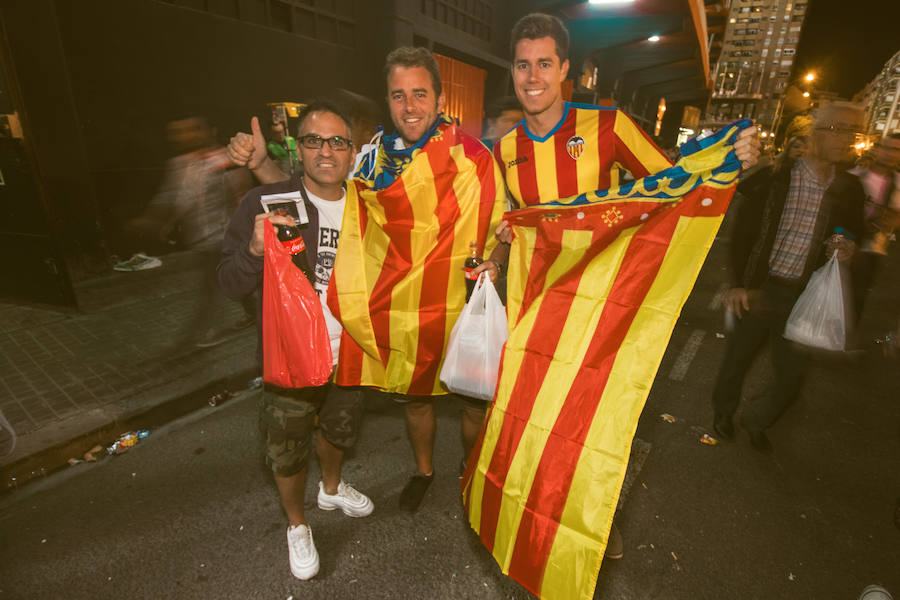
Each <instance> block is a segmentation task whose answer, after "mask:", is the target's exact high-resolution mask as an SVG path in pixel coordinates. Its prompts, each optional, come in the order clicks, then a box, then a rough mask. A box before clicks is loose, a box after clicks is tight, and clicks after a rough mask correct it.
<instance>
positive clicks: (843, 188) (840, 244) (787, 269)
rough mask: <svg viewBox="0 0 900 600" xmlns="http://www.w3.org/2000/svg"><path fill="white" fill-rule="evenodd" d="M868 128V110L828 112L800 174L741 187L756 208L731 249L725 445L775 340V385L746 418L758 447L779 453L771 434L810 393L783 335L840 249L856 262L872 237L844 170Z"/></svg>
mask: <svg viewBox="0 0 900 600" xmlns="http://www.w3.org/2000/svg"><path fill="white" fill-rule="evenodd" d="M861 126H862V112H861V111H860V110H859V108H858V107H856V106H854V105H851V104H847V103H837V102H836V103H832V104H829V105H827V106H825V107H822V108H821V109H820V110H819V112H818V114H817V115H816V118H815V121H814V127H813V131H812V134H811V135H810V140H809V142H810V143H809V152H808V153H807V154H806V155H805V156H803V157H801V158H800V159H799V160H797V161H796V162H795V163H794V165H793V167H791V168H790V169H788V168H783V169H781V170H779V171H776V170H775V169H774V168H770V169H766V170H763V171H760V172H759V173H757V174H756V175H755V176H753V177H751V178H749V179H747V180H745V181H743V182H741V184H740V186H739V187H738V190H739V191H740V192H741V193H742V194H743V195H744V196H746V201H744V202H742V203H741V205H740V210H739V212H738V214H737V219H736V222H735V225H734V234H733V238H732V242H731V259H732V261H731V262H732V270H733V272H732V275H733V277H734V284H733V288H732V289H731V290H729V292H728V293H727V294H726V296H725V299H724V301H725V305H726V307H727V309H728V310H731V311H732V312H733V313H734V315H735V316H736V317H738V321H737V325H736V327H735V330H734V332H733V333H732V335H731V337H730V339H729V343H728V349H727V351H726V353H725V358H724V360H723V362H722V365H721V367H720V370H719V375H718V378H717V380H716V385H715V389H714V391H713V397H712V404H713V409H714V418H713V428H714V430H715V432H716V434H717V435H718V436H719V437H720V438H722V439H726V440H730V439H733V438H734V423H733V418H734V414H735V412H736V411H737V408H738V404H739V402H740V398H741V390H742V388H743V384H744V377H745V375H746V374H747V371H748V370H749V368H750V366H751V364H752V363H753V360H754V358H755V356H756V354H757V352H758V351H759V349H760V348H761V347H762V345H763V344H764V343H765V342H767V341H768V342H770V344H771V353H772V366H773V368H774V370H775V378H774V382H773V383H772V385H771V386H770V389H767V390H766V391H765V392H764V393H763V394H762V395H761V396H759V397H757V398H755V401H754V402H753V403H752V404H751V405H750V406H748V407H747V408H745V410H744V414H743V418H742V420H741V424H742V426H743V428H744V429H745V430H746V431H747V433H748V434H749V436H750V442H751V444H752V445H753V447H754V448H755V449H757V450H758V451H760V452H764V453H769V452H771V451H772V447H771V443H770V441H769V439H768V436H767V435H766V430H767V429H769V428H770V427H772V425H774V424H775V422H776V421H777V420H778V418H779V417H780V416H781V414H782V413H783V412H784V411H785V410H786V409H787V408H788V407H789V406H790V405H791V404H792V403H793V402H794V400H795V399H796V397H797V395H798V394H799V393H800V389H801V387H802V384H803V379H804V376H805V374H806V371H807V369H808V364H809V359H808V356H807V355H806V354H805V353H804V352H803V351H802V350H800V349H799V348H798V347H797V346H795V345H793V344H792V343H791V342H788V341H787V340H785V339H784V338H783V337H782V333H783V332H784V326H785V323H786V321H787V318H788V316H789V314H790V312H791V309H792V308H793V305H794V302H795V301H796V300H797V298H798V297H799V295H800V294H801V293H802V291H803V289H804V287H805V285H806V282H807V281H808V280H809V277H810V275H811V274H812V272H813V271H814V270H815V269H816V268H817V267H818V266H820V265H821V264H823V262H824V261H825V260H826V258H827V257H829V256H831V254H832V252H833V251H834V250H838V252H839V258H841V259H842V260H846V259H848V258H849V257H850V256H851V255H852V253H853V251H854V250H855V246H856V243H855V241H856V240H858V239H860V238H861V236H862V233H863V223H862V207H863V200H864V194H863V190H862V186H861V185H860V183H859V180H858V179H857V178H856V177H854V176H853V175H851V174H849V173H846V172H844V171H841V169H840V166H839V165H840V163H841V162H842V161H844V160H846V159H847V157H848V154H849V151H850V147H851V144H853V142H854V136H855V134H856V132H857V131H859V130H860V128H861ZM823 249H824V250H825V252H823Z"/></svg>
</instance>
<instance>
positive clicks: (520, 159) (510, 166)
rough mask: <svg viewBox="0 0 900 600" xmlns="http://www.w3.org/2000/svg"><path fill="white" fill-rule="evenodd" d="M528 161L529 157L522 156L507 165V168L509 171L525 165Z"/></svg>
mask: <svg viewBox="0 0 900 600" xmlns="http://www.w3.org/2000/svg"><path fill="white" fill-rule="evenodd" d="M526 160H528V157H527V156H520V157H518V158H516V159H513V160H511V161H509V162H508V163H507V164H506V168H507V169H512V168H513V167H514V166H516V165H518V164H519V163H523V162H525V161H526Z"/></svg>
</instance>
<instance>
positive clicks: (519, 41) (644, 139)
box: [494, 13, 759, 206]
mask: <svg viewBox="0 0 900 600" xmlns="http://www.w3.org/2000/svg"><path fill="white" fill-rule="evenodd" d="M510 51H511V54H512V55H513V64H512V77H513V86H514V87H515V91H516V96H517V97H518V99H519V102H520V104H521V105H522V109H523V110H524V112H525V119H524V120H523V121H521V122H519V124H518V125H517V126H516V127H515V128H514V129H512V130H510V131H509V132H508V133H507V134H506V135H504V136H503V137H502V138H501V139H500V141H499V142H498V143H497V144H496V145H495V146H494V156H495V157H496V158H497V161H498V162H499V163H500V169H501V170H502V171H503V174H504V177H505V179H506V184H507V187H508V188H509V191H510V194H511V195H512V196H513V198H514V199H515V201H516V202H518V203H519V205H520V206H525V205H530V204H537V203H541V202H551V201H554V200H559V199H561V198H567V197H569V196H576V195H579V194H583V193H586V192H591V191H594V190H599V189H605V188H608V187H610V185H614V184H615V183H616V182H615V181H614V180H613V177H612V176H611V172H612V171H613V168H614V167H616V166H618V167H621V168H624V169H625V170H626V171H628V172H629V173H631V175H633V176H634V178H635V179H640V178H641V177H645V176H647V175H650V174H653V173H656V172H658V171H661V170H663V169H666V168H668V167H670V166H671V162H670V161H669V159H668V158H666V155H665V154H664V153H663V151H662V150H660V149H659V148H658V147H657V146H656V145H655V144H654V143H653V142H652V141H651V140H650V137H649V136H648V135H647V134H646V133H644V132H643V131H642V130H641V129H640V128H639V127H638V126H637V125H636V124H635V123H634V121H632V120H631V118H630V117H629V116H628V115H626V114H625V113H624V112H622V111H621V110H619V109H616V108H607V107H601V106H594V105H590V104H573V103H571V102H566V101H565V100H563V98H562V87H561V86H562V82H563V81H564V80H565V78H566V75H567V74H568V72H569V60H568V51H569V32H568V31H567V30H566V28H565V26H564V25H563V23H562V21H560V20H559V19H557V18H556V17H552V16H550V15H545V14H540V13H532V14H529V15H526V16H524V17H522V18H521V19H519V21H518V22H517V23H516V24H515V26H514V27H513V30H512V34H511V40H510ZM735 152H736V154H737V156H738V158H739V159H741V161H742V162H743V163H744V168H747V167H750V166H752V165H753V164H755V163H756V160H757V157H758V156H759V139H758V137H757V134H756V130H755V128H749V129H747V130H744V131H743V132H742V133H741V134H740V135H739V137H738V140H737V142H736V144H735Z"/></svg>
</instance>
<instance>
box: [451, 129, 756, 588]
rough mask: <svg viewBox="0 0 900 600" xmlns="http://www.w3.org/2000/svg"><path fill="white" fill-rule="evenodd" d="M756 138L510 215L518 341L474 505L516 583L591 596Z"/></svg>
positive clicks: (511, 305)
mask: <svg viewBox="0 0 900 600" xmlns="http://www.w3.org/2000/svg"><path fill="white" fill-rule="evenodd" d="M747 125H748V123H746V122H742V123H739V124H736V125H735V126H733V127H732V128H730V129H729V130H728V131H723V132H720V134H718V135H717V136H714V137H713V138H708V139H706V140H703V141H702V142H699V143H698V142H696V141H695V142H693V144H695V145H696V146H698V148H697V150H698V151H697V152H696V153H695V154H693V155H691V156H687V157H685V158H684V159H682V161H680V162H679V163H678V165H676V166H674V167H672V168H671V169H667V170H666V171H664V172H662V173H660V174H658V175H656V176H653V177H647V178H645V179H643V180H638V181H637V182H633V183H632V184H629V185H627V186H623V187H622V188H620V189H615V190H609V191H603V192H595V193H592V194H587V195H582V196H579V197H576V198H572V199H569V200H566V201H562V202H556V203H552V204H543V205H538V206H535V207H531V208H528V209H524V210H519V211H513V212H511V213H508V214H507V215H506V218H507V219H508V220H509V222H510V224H511V226H512V228H513V231H514V234H515V240H514V242H513V245H512V249H511V256H510V265H509V283H508V312H509V319H510V325H511V328H512V331H511V333H510V337H509V340H508V341H507V343H506V346H505V348H504V354H503V359H502V363H501V367H500V380H499V383H498V387H497V392H496V397H495V401H494V405H493V407H492V409H491V412H490V414H489V417H488V420H487V422H486V424H485V426H484V429H483V430H482V433H481V437H480V439H479V442H478V445H477V446H476V448H475V450H474V451H473V453H472V455H471V457H470V458H469V463H468V466H467V469H466V473H465V476H464V478H463V483H462V486H463V487H462V490H463V497H464V502H465V505H466V508H467V511H468V515H469V520H470V523H471V525H472V527H473V528H474V529H475V531H476V532H477V533H478V534H479V535H480V537H481V540H482V542H483V543H484V545H485V546H486V547H487V548H488V550H489V551H490V552H491V553H492V554H493V556H494V558H495V559H496V560H497V562H498V563H499V565H500V567H501V569H502V570H503V572H504V573H507V574H509V575H510V576H511V577H512V578H514V579H515V580H516V581H518V582H519V583H521V584H522V585H523V586H525V587H526V588H527V589H529V590H530V591H531V592H533V593H535V594H537V595H538V596H540V597H542V598H565V599H571V598H583V599H589V598H591V597H592V596H593V591H594V587H595V584H596V580H597V573H598V571H599V568H600V564H601V561H602V559H603V553H604V550H605V548H606V542H607V536H608V535H609V530H610V526H611V524H612V520H613V515H614V512H615V508H616V503H617V501H618V496H619V490H620V488H621V485H622V481H623V479H624V477H625V471H626V467H627V463H628V457H629V453H630V448H631V442H632V438H633V436H634V432H635V429H636V428H637V422H638V418H639V416H640V414H641V410H642V409H643V406H644V402H645V400H646V398H647V395H648V393H649V391H650V387H651V385H652V383H653V378H654V376H655V374H656V370H657V368H658V367H659V363H660V361H661V360H662V357H663V353H664V352H665V349H666V345H667V343H668V340H669V337H670V335H671V333H672V330H673V328H674V326H675V321H676V319H677V317H678V315H679V313H680V311H681V307H682V305H683V304H684V302H685V300H686V299H687V296H688V294H689V293H690V290H691V288H692V287H693V284H694V281H695V279H696V277H697V274H698V273H699V271H700V267H701V266H702V264H703V260H704V258H705V256H706V254H707V251H708V250H709V247H710V245H711V244H712V241H713V239H714V237H715V234H716V231H717V230H718V227H719V224H720V222H721V220H722V217H723V215H724V213H725V210H726V208H727V207H728V203H729V201H730V199H731V196H732V194H733V192H734V185H735V183H736V180H737V174H738V171H739V168H740V163H739V162H738V161H737V159H736V158H735V156H734V153H733V151H732V150H731V142H732V141H733V139H734V137H735V136H736V134H737V131H738V130H739V129H740V128H741V127H744V126H747ZM689 144H690V142H689ZM685 150H686V149H685V148H684V147H683V151H685ZM687 150H690V147H689V148H687Z"/></svg>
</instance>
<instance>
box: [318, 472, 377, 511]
mask: <svg viewBox="0 0 900 600" xmlns="http://www.w3.org/2000/svg"><path fill="white" fill-rule="evenodd" d="M319 508H321V509H322V510H334V509H336V508H339V509H341V510H342V511H344V514H345V515H347V516H348V517H367V516H369V515H371V514H372V511H373V510H375V505H374V504H373V503H372V501H371V500H369V497H368V496H366V495H365V494H363V493H361V492H359V491H357V490H356V489H355V488H354V487H353V486H352V485H350V484H349V483H344V482H343V481H341V482H340V483H339V484H338V489H337V494H334V495H331V494H326V493H325V488H324V487H323V486H322V482H321V481H320V482H319Z"/></svg>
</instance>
